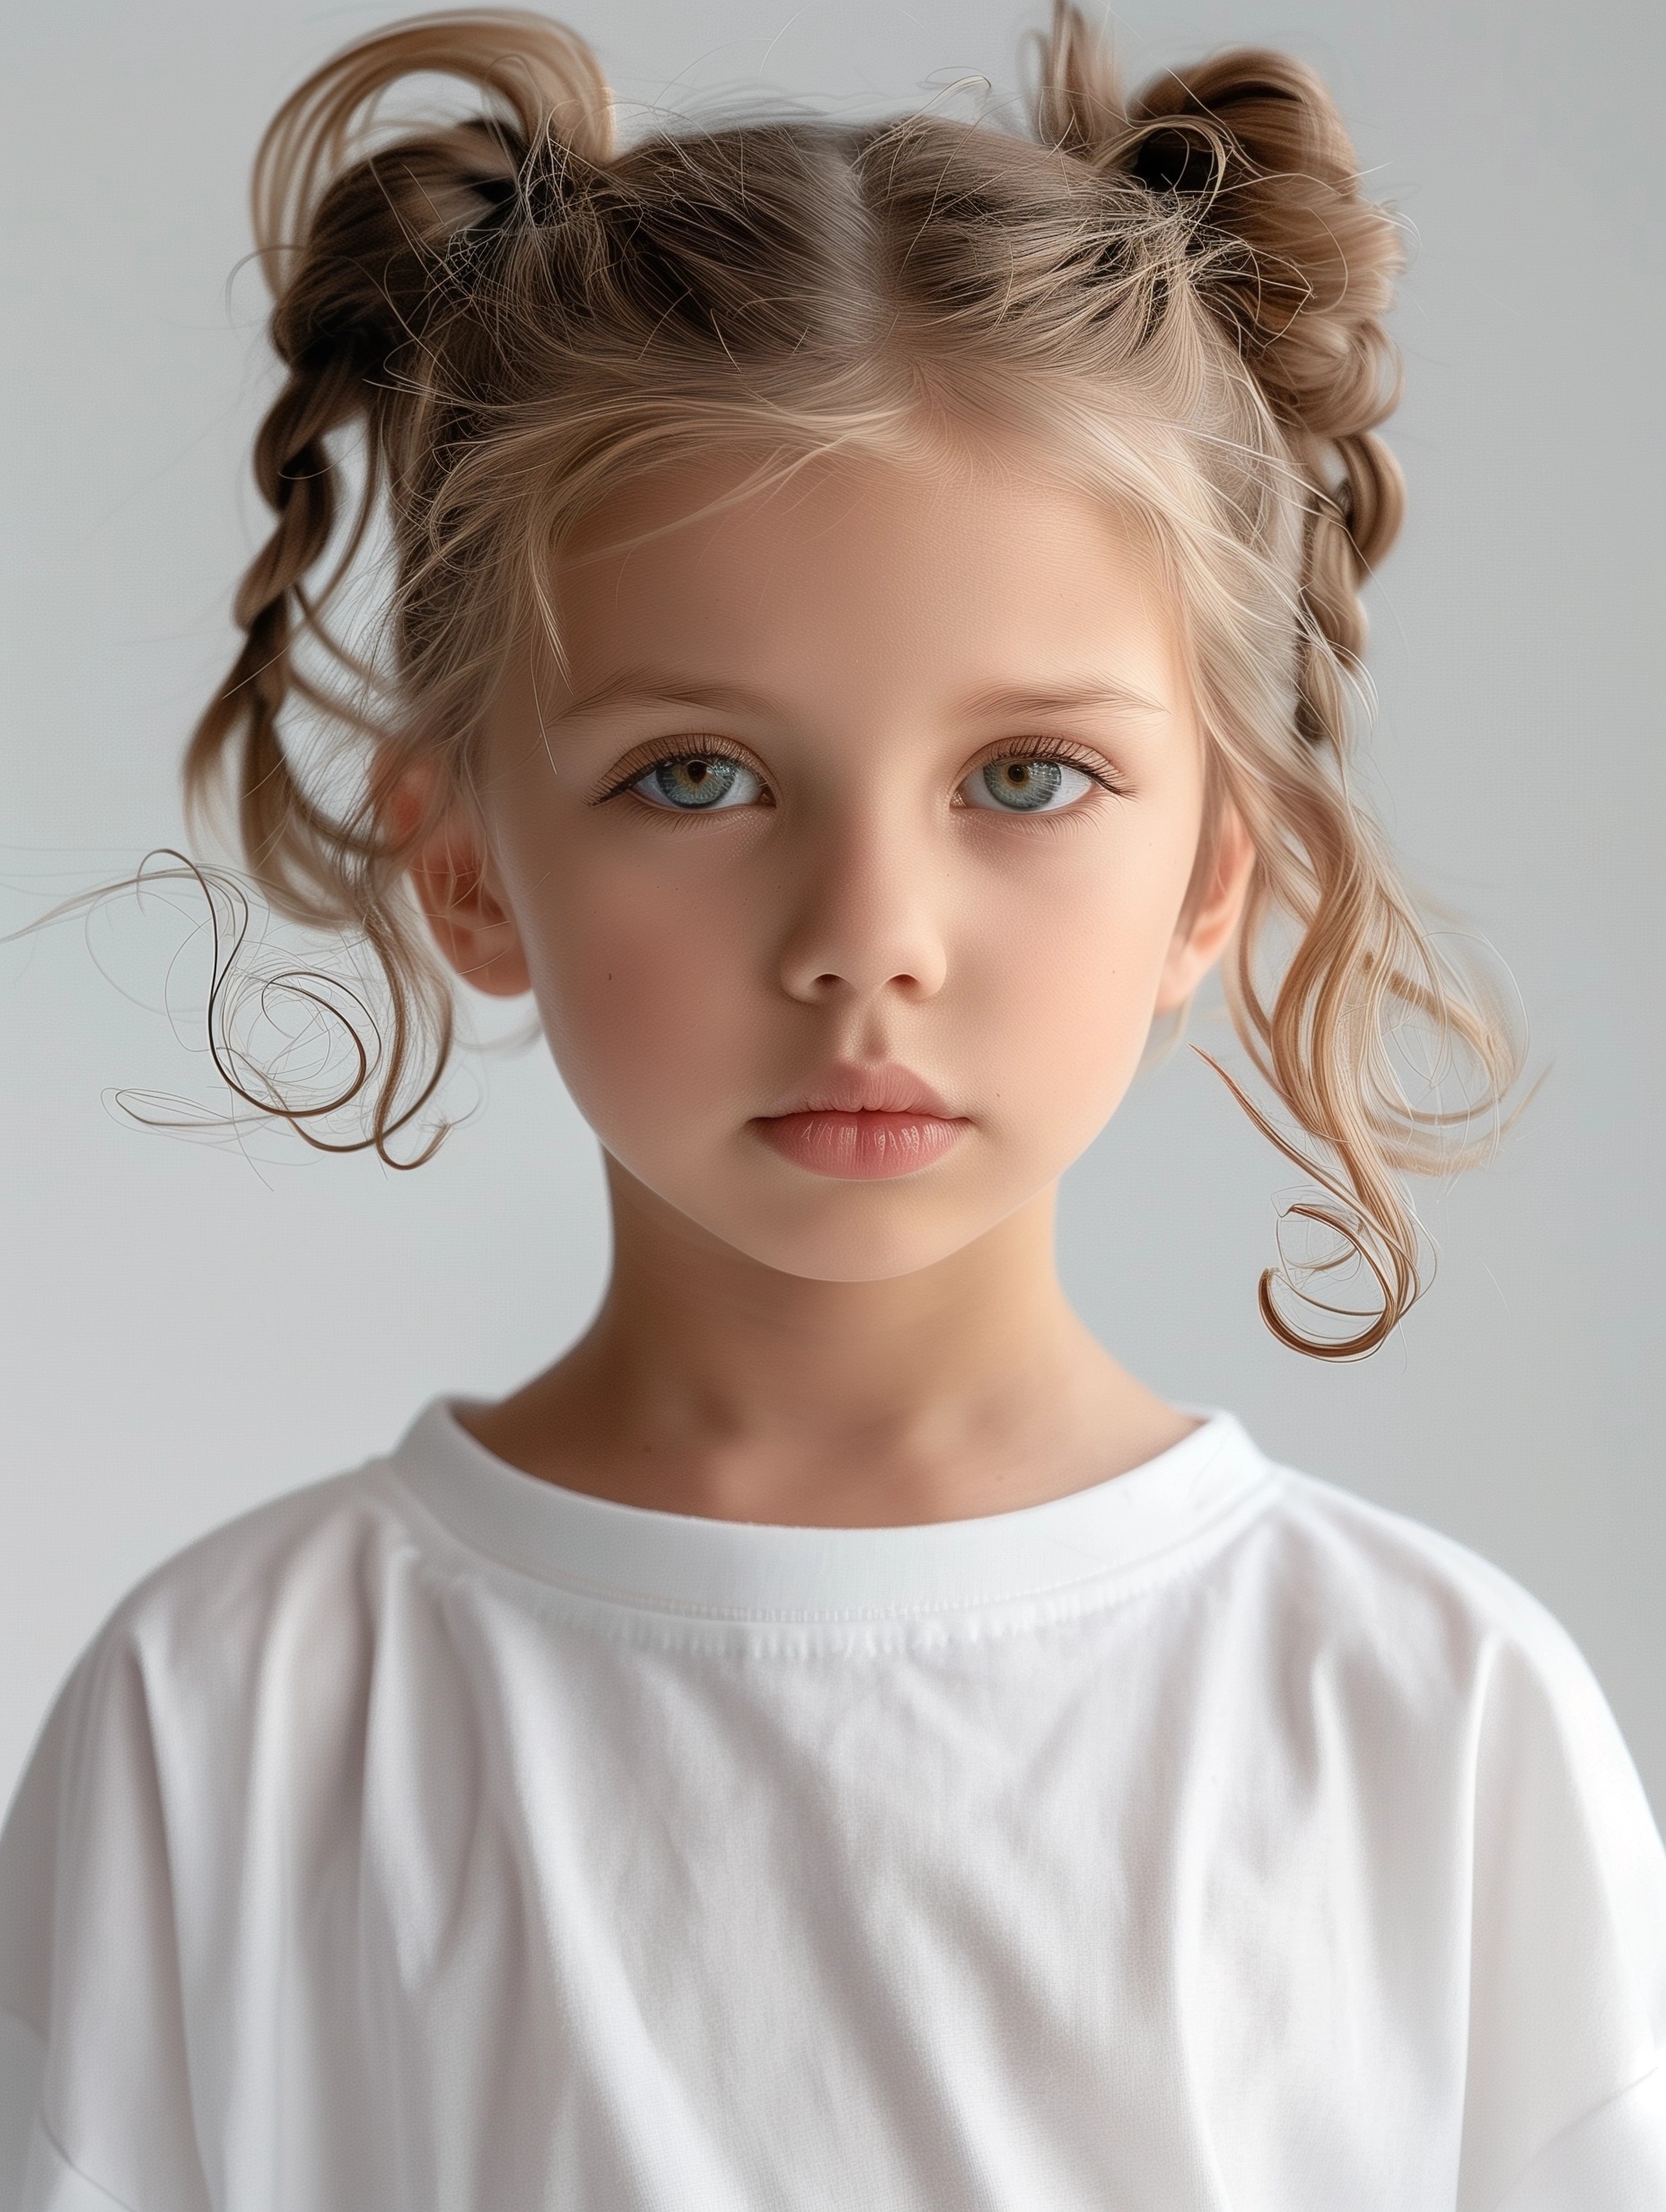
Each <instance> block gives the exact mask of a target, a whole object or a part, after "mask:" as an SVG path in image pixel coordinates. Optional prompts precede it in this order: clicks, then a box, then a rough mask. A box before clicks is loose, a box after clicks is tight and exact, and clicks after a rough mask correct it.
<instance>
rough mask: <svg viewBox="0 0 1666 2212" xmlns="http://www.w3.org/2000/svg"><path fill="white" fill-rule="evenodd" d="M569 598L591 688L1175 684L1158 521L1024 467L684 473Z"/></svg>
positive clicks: (574, 649)
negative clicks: (631, 668) (622, 673)
mask: <svg viewBox="0 0 1666 2212" xmlns="http://www.w3.org/2000/svg"><path fill="white" fill-rule="evenodd" d="M555 598H556V610H557V621H558V624H559V628H560V634H561V643H562V648H563V654H564V658H565V659H566V664H567V678H568V683H569V686H570V694H571V695H572V696H582V695H583V694H584V693H585V692H586V691H588V690H589V689H592V688H593V687H594V686H596V685H597V684H599V683H601V684H605V683H606V681H607V680H608V679H609V675H610V673H611V672H612V671H614V670H616V669H618V668H620V667H623V666H628V665H631V664H634V663H640V662H642V661H644V659H652V660H653V661H654V662H656V663H666V662H670V663H674V664H676V665H678V666H680V667H685V668H686V669H687V670H688V673H689V675H690V676H691V678H693V679H695V680H707V681H713V682H718V681H722V680H725V679H733V678H734V677H736V676H737V675H739V674H742V673H743V674H744V675H745V677H746V679H747V680H750V681H756V682H758V683H760V684H765V685H767V686H770V687H772V688H782V687H785V688H786V689H795V688H802V687H805V686H810V687H817V686H819V687H821V688H823V689H825V688H826V687H828V686H837V687H838V688H840V689H844V690H861V689H864V688H869V687H872V685H874V684H875V683H883V684H888V685H889V686H890V688H891V689H895V688H896V687H897V686H898V684H899V683H902V684H904V685H905V686H906V687H907V688H909V689H930V688H932V687H933V686H940V685H943V684H945V683H949V684H952V685H953V687H954V688H955V689H956V690H957V691H962V690H967V689H971V690H976V689H978V686H979V685H980V684H986V685H990V686H998V685H999V684H1001V683H1003V682H1013V681H1016V680H1033V679H1035V678H1036V677H1037V676H1039V675H1041V674H1047V675H1048V676H1049V677H1054V678H1068V677H1071V676H1078V677H1083V678H1087V677H1092V676H1093V675H1096V674H1097V675H1100V676H1115V675H1118V673H1121V674H1122V675H1124V676H1125V677H1126V678H1127V680H1129V681H1130V682H1132V683H1136V684H1138V683H1141V682H1142V681H1143V683H1144V687H1145V688H1148V689H1149V688H1150V687H1151V686H1152V685H1153V682H1156V683H1158V685H1159V688H1160V689H1168V688H1170V687H1171V684H1172V681H1173V669H1172V663H1173V660H1174V654H1175V643H1176V641H1175V636H1174V630H1173V625H1172V623H1171V619H1170V617H1169V613H1168V610H1167V607H1166V604H1165V601H1164V599H1163V595H1162V592H1161V590H1160V588H1159V584H1158V582H1157V570H1156V567H1155V565H1154V563H1153V560H1152V559H1151V557H1150V556H1149V552H1148V549H1147V547H1146V545H1145V544H1144V541H1143V540H1142V538H1141V535H1140V533H1139V531H1138V530H1137V529H1136V527H1135V526H1134V525H1132V524H1131V523H1130V522H1128V521H1127V519H1126V518H1125V517H1124V516H1123V515H1121V514H1120V513H1118V510H1117V509H1116V508H1115V507H1114V506H1113V505H1110V504H1109V502H1107V501H1105V500H1102V499H1096V498H1093V497H1092V496H1089V495H1088V494H1086V493H1085V492H1083V491H1081V490H1078V489H1076V488H1074V487H1071V486H1069V485H1067V484H1065V483H1063V482H1060V481H1058V480H1057V478H1049V477H1048V476H1047V475H1045V474H1043V473H1042V472H1041V471H1039V470H1028V469H1025V468H1023V467H1022V466H1019V465H1017V464H1015V463H1007V464H1003V463H1002V462H1000V461H990V462H988V463H987V464H986V465H983V466H973V465H969V464H967V463H960V464H955V463H951V462H949V461H944V462H943V463H903V462H899V461H890V460H886V459H876V458H871V457H867V456H860V457H858V456H854V455H852V456H840V457H834V458H830V459H829V458H818V459H817V460H814V461H810V462H807V463H802V464H800V465H798V466H797V467H795V468H794V469H792V470H790V471H780V472H776V473H774V474H767V473H766V471H765V470H763V469H762V468H761V467H760V465H759V464H758V463H757V462H756V461H748V460H746V459H743V458H742V459H735V460H732V461H708V462H704V463H690V464H680V465H677V466H674V467H667V468H665V469H662V470H657V471H655V472H654V473H653V474H651V475H647V476H644V477H642V478H638V479H637V480H636V481H635V482H633V483H631V484H629V485H627V486H626V487H622V488H621V489H620V490H618V491H617V492H615V493H613V494H612V495H610V496H609V497H608V498H607V499H606V500H604V501H603V502H602V503H601V505H598V506H597V507H595V508H594V509H592V511H591V513H589V515H588V516H586V518H585V519H584V521H583V522H582V523H581V524H580V525H579V526H578V527H577V529H576V530H575V531H574V532H573V534H572V535H571V536H570V538H569V539H568V540H567V542H566V546H565V548H564V549H563V552H562V555H561V557H559V559H558V560H557V567H556V575H555Z"/></svg>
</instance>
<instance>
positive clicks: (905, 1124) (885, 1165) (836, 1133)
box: [752, 1113, 967, 1182]
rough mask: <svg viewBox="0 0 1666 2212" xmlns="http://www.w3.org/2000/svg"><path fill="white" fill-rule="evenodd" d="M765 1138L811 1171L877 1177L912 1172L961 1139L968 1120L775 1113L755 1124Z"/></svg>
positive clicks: (862, 1178)
mask: <svg viewBox="0 0 1666 2212" xmlns="http://www.w3.org/2000/svg"><path fill="white" fill-rule="evenodd" d="M752 1127H753V1128H755V1129H756V1130H757V1132H758V1135H759V1136H760V1137H762V1138H763V1140H764V1142H765V1144H767V1145H772V1146H773V1147H774V1148H775V1150H776V1152H778V1153H779V1154H781V1156H782V1158H783V1159H784V1160H791V1161H792V1163H793V1164H794V1167H802V1168H808V1169H809V1171H810V1172H811V1174H812V1175H837V1176H841V1177H843V1178H845V1179H846V1181H852V1182H857V1181H860V1182H872V1181H878V1180H880V1179H881V1178H882V1177H886V1176H890V1175H913V1174H915V1173H916V1172H918V1171H919V1170H920V1169H921V1168H923V1167H930V1166H931V1165H932V1163H933V1162H934V1161H936V1160H941V1159H942V1158H943V1154H945V1153H946V1152H949V1151H951V1149H952V1148H953V1146H954V1145H957V1144H958V1143H959V1142H960V1137H961V1134H962V1132H963V1131H964V1130H965V1128H967V1124H966V1123H965V1122H964V1121H951V1120H949V1119H945V1118H944V1117H943V1116H941V1115H938V1114H881V1113H860V1114H838V1113H811V1114H774V1115H771V1116H770V1117H769V1118H768V1119H765V1120H759V1121H754V1122H753V1124H752Z"/></svg>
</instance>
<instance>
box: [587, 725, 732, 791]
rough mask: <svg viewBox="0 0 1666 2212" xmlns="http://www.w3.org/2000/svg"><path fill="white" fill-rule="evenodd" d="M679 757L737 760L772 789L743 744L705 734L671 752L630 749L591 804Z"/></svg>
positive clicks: (639, 748) (666, 765)
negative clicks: (609, 780) (697, 740)
mask: <svg viewBox="0 0 1666 2212" xmlns="http://www.w3.org/2000/svg"><path fill="white" fill-rule="evenodd" d="M679 760H738V761H739V762H740V764H741V767H742V768H750V769H751V771H752V773H753V775H754V776H756V777H758V781H759V783H761V784H762V785H763V786H764V789H765V790H766V791H768V790H769V785H768V781H767V778H766V777H765V775H764V772H763V770H762V768H759V767H758V763H757V762H756V761H755V760H754V759H752V758H751V757H750V754H748V753H747V752H745V751H744V750H742V749H741V746H739V745H732V744H731V743H730V742H729V741H728V740H727V739H726V738H722V737H703V738H701V739H700V740H699V742H697V744H692V745H690V744H687V743H685V744H682V745H679V746H678V747H677V748H676V749H675V750H673V751H671V752H656V751H655V750H654V749H653V746H652V745H643V746H639V747H638V748H637V750H636V751H635V752H632V753H627V754H626V756H625V759H624V760H623V761H622V762H621V764H620V765H619V767H618V768H617V769H616V770H615V771H614V775H613V779H612V781H611V782H610V783H609V785H608V786H607V788H606V789H605V790H602V791H599V792H598V793H597V794H596V795H595V797H594V798H593V799H592V802H591V804H592V806H604V805H605V804H606V803H607V802H608V801H609V799H618V798H622V797H623V796H624V794H626V793H627V791H629V790H630V789H631V787H632V786H633V785H636V784H639V783H640V782H641V781H642V779H643V777H644V776H646V775H648V774H650V773H651V771H652V770H653V769H654V768H671V767H672V766H673V765H674V764H675V763H676V762H677V761H679ZM774 796H775V794H774V793H773V792H771V793H770V797H771V798H772V799H773V798H774Z"/></svg>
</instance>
